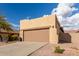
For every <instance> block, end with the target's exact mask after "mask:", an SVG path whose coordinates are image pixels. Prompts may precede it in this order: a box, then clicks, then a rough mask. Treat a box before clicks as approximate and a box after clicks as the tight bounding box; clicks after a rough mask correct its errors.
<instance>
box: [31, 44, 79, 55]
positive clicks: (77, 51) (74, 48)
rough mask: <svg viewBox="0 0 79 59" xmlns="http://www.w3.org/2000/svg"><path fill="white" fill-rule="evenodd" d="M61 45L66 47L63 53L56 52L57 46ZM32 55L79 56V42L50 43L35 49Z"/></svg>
mask: <svg viewBox="0 0 79 59" xmlns="http://www.w3.org/2000/svg"><path fill="white" fill-rule="evenodd" d="M56 46H60V47H61V48H64V49H65V51H64V53H63V54H58V53H54V50H55V47H56ZM30 56H79V46H78V44H72V43H66V44H48V45H46V46H44V47H43V48H41V49H39V50H37V51H35V52H34V53H32V54H31V55H30Z"/></svg>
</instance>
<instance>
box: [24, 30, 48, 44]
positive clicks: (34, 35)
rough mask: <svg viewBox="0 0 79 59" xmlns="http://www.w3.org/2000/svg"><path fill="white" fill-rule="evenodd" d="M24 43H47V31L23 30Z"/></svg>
mask: <svg viewBox="0 0 79 59" xmlns="http://www.w3.org/2000/svg"><path fill="white" fill-rule="evenodd" d="M24 41H30V42H48V41H49V29H38V30H34V29H33V30H25V31H24Z"/></svg>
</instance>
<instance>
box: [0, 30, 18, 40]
mask: <svg viewBox="0 0 79 59" xmlns="http://www.w3.org/2000/svg"><path fill="white" fill-rule="evenodd" d="M8 35H18V36H19V32H16V31H6V30H4V29H0V41H5V40H6V41H7V40H8V39H9V38H8Z"/></svg>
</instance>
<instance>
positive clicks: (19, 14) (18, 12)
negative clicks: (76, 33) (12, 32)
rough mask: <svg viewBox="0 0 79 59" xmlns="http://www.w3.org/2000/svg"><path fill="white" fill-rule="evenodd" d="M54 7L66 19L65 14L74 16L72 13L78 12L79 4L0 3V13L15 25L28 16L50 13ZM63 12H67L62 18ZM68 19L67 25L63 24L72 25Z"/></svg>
mask: <svg viewBox="0 0 79 59" xmlns="http://www.w3.org/2000/svg"><path fill="white" fill-rule="evenodd" d="M59 5H60V6H59ZM60 7H63V8H64V10H65V11H63V10H61V9H60ZM65 7H67V8H65ZM58 8H59V11H58ZM54 9H56V10H55V11H56V13H57V14H58V15H60V16H62V18H63V19H66V18H67V16H69V17H70V18H71V17H72V16H74V14H77V13H79V4H78V3H77V4H74V5H73V6H71V4H58V3H0V15H1V16H5V17H6V19H7V21H8V22H10V23H11V24H13V25H14V26H15V27H17V26H18V25H19V21H20V20H21V19H26V18H28V17H29V18H30V19H33V18H38V17H42V16H44V15H50V14H53V13H55V11H54V12H52V11H53V10H54ZM66 10H67V11H66ZM72 10H73V11H72ZM60 12H61V13H60ZM63 13H64V14H65V13H66V14H67V15H65V16H66V18H64V16H63V15H62V14H63ZM76 16H77V15H76ZM77 18H78V17H77ZM67 19H68V18H67ZM71 20H72V19H71ZM65 21H67V20H65ZM68 21H69V20H68ZM68 21H67V25H65V26H70V25H72V24H71V23H72V21H71V23H68ZM77 21H78V20H77ZM61 22H62V21H61ZM75 27H76V26H75ZM77 27H78V26H77Z"/></svg>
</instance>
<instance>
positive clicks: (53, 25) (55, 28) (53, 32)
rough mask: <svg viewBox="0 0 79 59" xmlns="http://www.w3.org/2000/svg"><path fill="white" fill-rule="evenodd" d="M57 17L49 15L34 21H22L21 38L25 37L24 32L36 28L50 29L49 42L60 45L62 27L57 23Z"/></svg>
mask: <svg viewBox="0 0 79 59" xmlns="http://www.w3.org/2000/svg"><path fill="white" fill-rule="evenodd" d="M57 20H58V19H57V17H56V15H49V16H47V17H40V18H36V19H32V20H21V21H20V36H21V37H23V30H27V29H35V28H46V27H48V28H49V42H50V43H55V44H56V43H58V36H59V34H58V33H60V35H62V33H61V30H60V25H59V23H58V22H57Z"/></svg>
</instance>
